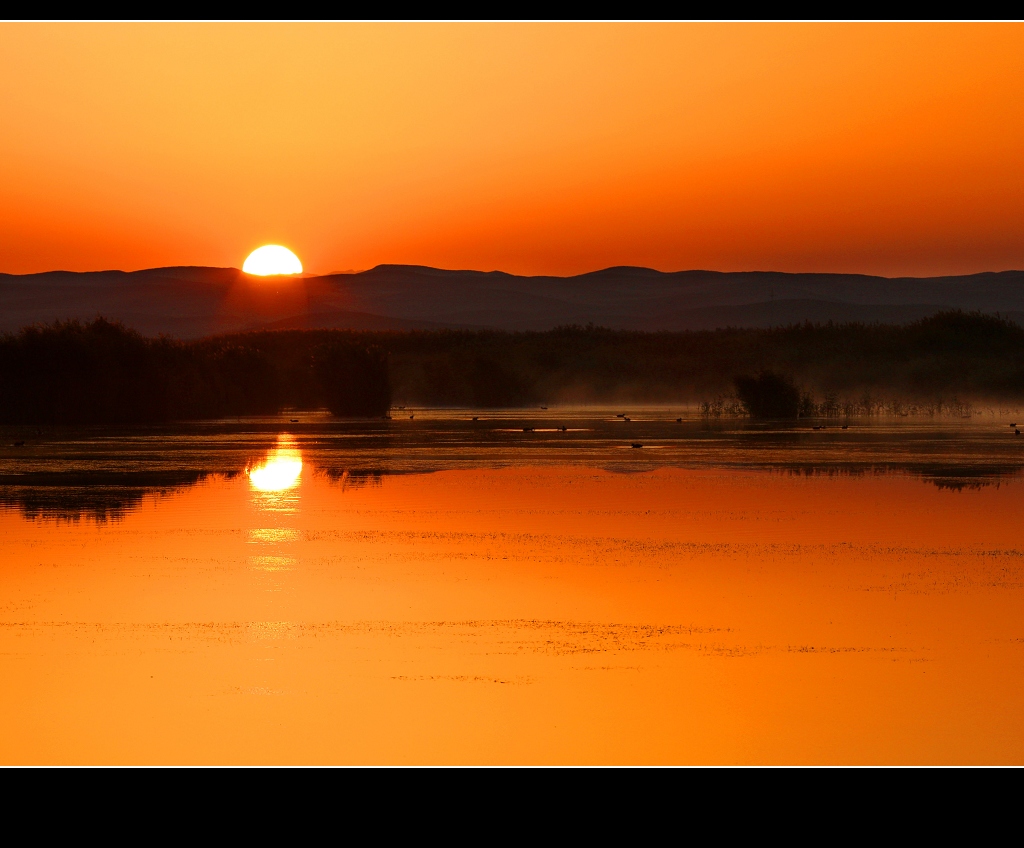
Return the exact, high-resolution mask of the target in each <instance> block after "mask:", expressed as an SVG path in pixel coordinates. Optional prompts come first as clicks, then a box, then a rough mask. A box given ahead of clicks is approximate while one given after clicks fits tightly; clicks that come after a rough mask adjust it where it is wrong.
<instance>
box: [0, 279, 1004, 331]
mask: <svg viewBox="0 0 1024 848" xmlns="http://www.w3.org/2000/svg"><path fill="white" fill-rule="evenodd" d="M950 309H961V310H964V311H978V312H982V313H990V314H992V313H997V312H998V313H1000V314H1002V315H1003V316H1005V317H1008V318H1010V319H1011V320H1014V321H1016V322H1018V323H1024V271H1003V272H998V273H984V274H973V275H968V276H957V277H925V278H916V277H897V278H886V277H872V276H866V275H857V274H784V273H777V272H762V271H757V272H742V273H723V272H717V271H679V272H673V273H663V272H660V271H653V270H651V269H649V268H633V267H618V268H606V269H604V270H603V271H595V272H593V273H589V274H580V275H577V276H573V277H550V276H541V277H521V276H516V275H513V274H506V273H503V272H500V271H491V272H483V271H446V270H440V269H437V268H427V267H422V266H416V265H379V266H377V267H376V268H372V269H370V270H369V271H362V272H359V273H351V274H332V275H328V276H321V277H305V278H300V279H293V278H266V279H259V278H253V277H249V276H247V275H245V274H243V273H242V272H241V271H239V270H237V269H234V268H203V267H179V268H154V269H150V270H145V271H133V272H124V271H97V272H88V273H74V272H68V271H53V272H48V273H43V274H25V275H12V274H0V331H4V332H11V331H14V330H17V329H19V328H20V327H23V326H26V325H29V324H34V323H42V322H52V321H55V320H67V319H79V320H91V319H92V318H95V317H96V316H97V315H102V316H104V317H106V318H108V319H110V320H118V321H122V322H123V323H124V324H126V325H127V326H130V327H134V328H135V329H137V330H139V331H140V332H142V333H145V334H147V335H155V334H160V333H163V334H168V335H173V336H177V337H180V338H199V337H202V336H207V335H210V334H214V333H227V332H238V331H244V330H255V329H351V330H410V329H442V328H458V329H500V330H548V329H551V328H553V327H557V326H563V325H572V324H575V325H586V324H589V323H593V324H595V325H597V326H605V327H610V328H613V329H625V330H649V331H655V330H705V329H715V328H717V327H772V326H785V325H789V324H794V323H802V322H804V321H811V322H819V323H825V322H828V321H834V322H840V323H842V322H863V323H885V324H899V323H905V322H908V321H914V320H918V319H920V318H923V317H926V316H929V315H933V314H935V313H937V312H941V311H947V310H950Z"/></svg>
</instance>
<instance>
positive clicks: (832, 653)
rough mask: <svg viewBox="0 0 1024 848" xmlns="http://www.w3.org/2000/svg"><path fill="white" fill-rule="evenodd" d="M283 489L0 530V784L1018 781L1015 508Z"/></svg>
mask: <svg viewBox="0 0 1024 848" xmlns="http://www.w3.org/2000/svg"><path fill="white" fill-rule="evenodd" d="M285 449H289V448H287V446H286V447H285ZM288 456H292V458H293V459H294V458H295V456H298V457H299V458H301V453H300V452H297V451H296V452H295V454H289V455H288ZM273 458H274V454H273V453H272V454H271V455H270V459H273ZM285 458H286V459H287V456H286V457H285ZM254 471H256V472H258V466H254V467H253V468H250V472H254ZM294 471H295V467H294V465H293V466H292V467H291V468H290V470H288V469H285V472H284V473H282V474H281V475H280V476H279V480H278V483H280V482H281V480H284V481H285V482H284V484H283V485H282V486H281V488H280V489H279V490H278V491H274V490H273V489H274V485H270V486H267V485H263V490H260V488H257V483H258V482H259V481H260V480H261V479H262V480H263V483H264V484H266V482H267V480H271V481H272V480H273V479H274V475H273V473H271V474H270V475H269V476H267V475H266V474H264V476H263V477H262V478H261V477H260V475H259V473H256V474H255V476H253V475H252V474H250V475H239V476H237V477H234V478H224V477H214V478H211V479H208V480H207V481H206V482H204V483H201V484H200V485H197V486H195V487H193V488H190V489H186V490H182V491H179V492H177V493H175V494H172V495H168V496H163V497H159V496H155V495H154V496H149V497H148V498H147V499H146V500H144V501H143V503H142V505H141V506H140V507H139V508H137V509H135V510H134V511H130V512H128V513H127V514H126V515H125V516H124V517H123V518H122V519H120V520H117V521H107V522H96V521H93V520H89V519H85V518H83V519H81V520H78V521H54V520H47V519H35V520H28V519H26V518H25V517H23V516H22V515H21V514H20V513H19V512H17V511H15V510H12V509H6V510H3V511H0V538H2V540H3V547H2V552H3V566H2V570H0V580H2V590H0V675H2V679H3V681H4V685H3V687H0V728H2V731H0V761H2V762H5V763H1019V762H1022V761H1024V728H1022V726H1021V723H1020V720H1019V717H1020V715H1021V714H1022V712H1024V673H1022V672H1024V591H1022V589H1024V558H1022V555H1024V545H1021V544H1020V537H1021V529H1020V527H1021V523H1020V505H1021V498H1020V494H1021V492H1022V489H1021V486H1020V484H1019V483H1016V482H1008V483H1007V482H1003V483H1002V484H1000V485H992V486H988V487H984V488H981V489H977V490H971V489H965V490H963V491H950V490H944V489H940V488H937V487H936V486H933V485H930V484H928V483H926V482H922V480H921V479H919V478H916V477H913V476H903V475H898V474H894V475H888V476H878V475H875V476H873V475H865V476H832V477H829V476H816V477H806V476H798V475H789V474H782V473H771V472H766V471H742V470H692V469H691V470H687V469H668V468H662V469H657V470H652V471H650V472H648V473H634V474H620V473H611V472H608V471H601V470H594V469H587V468H578V467H571V466H570V467H511V468H504V469H486V468H484V469H479V468H478V469H465V470H448V471H440V472H437V473H433V474H409V475H397V476H386V477H383V478H381V479H380V480H379V481H377V482H376V484H373V485H351V482H352V481H345V480H342V481H336V480H335V481H332V480H330V479H328V478H327V477H326V476H323V475H322V474H320V473H318V472H317V469H316V468H315V467H313V466H311V465H310V464H309V463H306V464H305V465H303V466H302V468H301V470H299V471H298V472H297V476H292V475H291V473H292V472H294ZM275 485H277V484H275Z"/></svg>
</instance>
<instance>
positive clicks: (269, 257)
mask: <svg viewBox="0 0 1024 848" xmlns="http://www.w3.org/2000/svg"><path fill="white" fill-rule="evenodd" d="M242 270H243V271H245V273H246V274H255V275H256V276H258V277H269V276H271V275H272V274H301V273H302V263H301V262H299V257H298V256H296V255H295V254H294V253H292V252H291V251H290V250H289V249H288V248H287V247H282V246H281V245H279V244H265V245H263V247H258V248H256V249H255V250H254V251H253V252H252V253H250V254H249V258H248V259H246V260H245V264H244V265H243V266H242Z"/></svg>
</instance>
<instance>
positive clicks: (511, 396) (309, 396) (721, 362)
mask: <svg viewBox="0 0 1024 848" xmlns="http://www.w3.org/2000/svg"><path fill="white" fill-rule="evenodd" d="M766 375H767V376H766ZM773 381H774V382H773ZM726 396H728V397H730V398H737V397H738V399H739V401H740V402H741V403H742V405H743V406H744V408H745V409H746V411H747V412H751V413H754V414H758V409H761V410H762V412H761V414H763V415H764V416H766V417H775V416H776V415H777V414H779V413H785V415H784V416H782V417H785V416H788V415H789V413H790V412H791V411H792V406H793V403H794V398H796V403H797V405H798V408H799V409H802V410H804V411H805V412H808V411H821V410H828V409H832V408H833V407H835V408H839V407H840V406H842V405H843V404H844V403H845V404H846V405H847V406H850V405H851V404H854V405H856V406H857V407H858V408H860V407H861V406H863V407H864V408H865V409H869V408H871V407H872V404H877V402H878V398H880V397H883V396H885V397H888V398H899V399H901V400H900V401H898V403H908V404H910V403H927V404H930V405H931V406H932V407H935V406H936V405H937V406H938V408H940V409H941V408H942V406H943V404H946V406H947V407H948V406H949V405H950V404H953V405H955V404H958V403H959V404H962V403H963V402H964V401H965V400H966V399H976V400H985V401H1019V400H1024V328H1021V327H1020V326H1019V325H1017V324H1015V323H1013V322H1012V321H1008V320H1005V319H1002V318H1000V317H998V316H992V315H982V314H978V313H962V312H943V313H939V314H937V315H934V316H931V317H929V318H925V319H922V320H920V321H916V322H913V323H910V324H906V325H902V326H894V325H882V324H876V325H865V324H800V325H794V326H789V327H778V328H771V329H753V328H730V329H721V330H711V331H692V332H659V333H645V332H633V331H618V330H610V329H606V328H602V327H594V326H586V327H580V326H570V327H560V328H557V329H554V330H551V331H547V332H518V333H517V332H502V331H486V330H483V331H462V330H441V331H404V332H355V331H342V330H286V331H275V332H270V331H266V332H263V331H258V332H250V333H241V334H234V335H226V336H217V337H211V338H206V339H200V340H196V341H187V342H186V341H178V340H174V339H168V338H157V339H152V338H145V337H143V336H141V335H140V334H138V333H136V332H134V331H133V330H130V329H128V328H126V327H124V326H122V325H120V324H117V323H115V322H109V321H105V320H103V319H97V320H95V321H92V322H88V323H78V322H62V323H56V324H51V325H45V326H35V327H29V328H25V329H23V330H21V331H20V332H18V333H15V334H10V335H7V336H3V337H0V422H2V423H133V422H140V423H141V422H155V421H169V420H186V419H200V418H221V417H230V416H241V415H254V414H269V413H274V412H278V411H280V410H282V409H285V408H296V409H321V408H326V409H329V410H330V411H332V412H333V413H335V414H336V415H339V416H364V415H385V414H387V412H388V409H389V408H390V407H391V406H392V404H398V405H426V406H467V407H502V406H505V407H514V406H530V405H534V404H546V403H602V402H604V403H620V402H644V401H646V402H694V401H701V400H704V401H705V403H706V404H707V405H708V406H709V408H710V407H711V406H712V405H713V404H714V403H717V404H719V405H720V404H721V398H723V397H726ZM715 398H716V399H718V400H715V401H711V400H708V399H715ZM744 398H746V399H745V400H744ZM734 402H735V401H734ZM891 402H892V403H897V401H891ZM758 404H760V407H758ZM755 407H757V408H755ZM851 408H852V407H851Z"/></svg>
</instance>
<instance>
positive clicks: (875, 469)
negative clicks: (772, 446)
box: [777, 463, 1024, 492]
mask: <svg viewBox="0 0 1024 848" xmlns="http://www.w3.org/2000/svg"><path fill="white" fill-rule="evenodd" d="M777 470H778V471H781V472H783V473H786V474H790V475H795V476H801V477H863V476H867V475H870V476H877V477H884V476H886V475H889V474H904V475H908V476H912V477H918V478H919V479H920V480H921V481H922V482H924V483H931V484H932V485H933V486H935V487H936V488H938V489H945V490H948V491H952V492H962V491H964V490H965V489H966V490H968V491H976V490H979V489H984V488H986V487H988V486H995V487H996V488H999V486H1000V484H1001V483H1003V482H1007V481H1009V480H1010V479H1012V478H1014V477H1020V476H1021V474H1022V471H1024V465H932V464H929V465H922V464H911V463H884V464H877V465H868V466H864V465H861V466H856V465H854V466H821V465H800V466H788V467H785V468H778V469H777Z"/></svg>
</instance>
